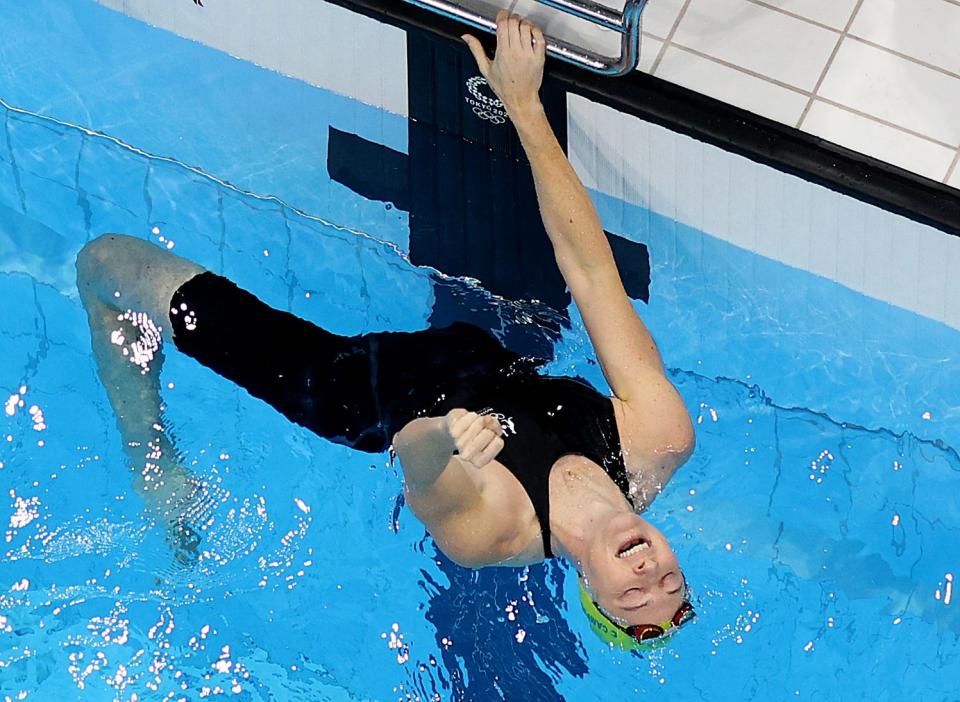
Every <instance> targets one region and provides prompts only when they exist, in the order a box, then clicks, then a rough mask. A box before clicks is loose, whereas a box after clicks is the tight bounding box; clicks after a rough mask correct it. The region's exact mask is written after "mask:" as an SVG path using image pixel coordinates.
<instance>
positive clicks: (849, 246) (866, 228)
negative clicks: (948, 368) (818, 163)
mask: <svg viewBox="0 0 960 702" xmlns="http://www.w3.org/2000/svg"><path fill="white" fill-rule="evenodd" d="M567 104H568V134H569V155H570V160H571V162H572V163H573V166H574V168H575V169H576V171H577V173H578V174H579V175H580V177H581V178H582V179H583V181H584V184H585V185H586V186H587V187H588V188H590V189H594V190H597V191H599V192H602V193H604V194H606V195H610V196H612V197H615V198H619V199H622V200H624V201H626V202H629V203H631V204H635V205H639V206H642V207H647V208H649V209H651V210H652V211H654V212H656V213H658V214H661V215H664V216H667V217H670V218H671V219H674V220H676V221H678V222H681V223H683V224H686V225H688V226H691V227H694V228H696V229H699V230H701V231H703V232H706V233H707V234H710V235H711V236H714V237H717V238H719V239H722V240H724V241H727V242H729V243H731V244H734V245H736V246H739V247H741V248H744V249H747V250H749V251H752V252H754V253H757V254H760V255H762V256H765V257H767V258H770V259H773V260H776V261H780V262H781V263H785V264H787V265H789V266H793V267H795V268H800V269H802V270H806V271H809V272H811V273H815V274H817V275H821V276H823V277H825V278H829V279H830V280H834V281H836V282H838V283H840V284H842V285H844V286H846V287H848V288H850V289H852V290H856V291H857V292H861V293H863V294H865V295H869V296H871V297H873V298H875V299H877V300H881V301H883V302H887V303H890V304H893V305H896V306H898V307H902V308H904V309H907V310H910V311H912V312H915V313H917V314H921V315H924V316H926V317H929V318H931V319H934V320H937V321H939V322H944V323H946V324H949V325H951V326H952V327H954V328H957V329H960V276H957V275H950V271H956V270H960V238H958V237H955V236H951V235H949V234H945V233H944V232H941V231H939V230H936V229H933V228H932V227H928V226H926V225H922V224H919V223H917V222H914V221H912V220H910V219H907V218H905V217H901V216H899V215H896V214H893V213H890V212H887V211H885V210H882V209H880V208H878V207H874V206H873V205H869V204H866V203H863V202H860V201H858V200H855V199H853V198H850V197H848V196H846V195H842V194H840V193H837V192H835V191H832V190H829V189H828V188H825V187H822V186H819V185H815V184H813V183H810V182H809V181H806V180H803V179H802V178H798V177H796V176H792V175H788V174H786V173H782V172H780V171H778V170H776V169H773V168H770V167H768V166H765V165H763V164H759V163H756V162H754V161H751V160H749V159H747V158H743V157H741V156H737V155H735V154H731V153H729V152H727V151H724V150H722V149H719V148H717V147H713V146H710V145H708V144H704V143H702V142H699V141H696V140H694V139H691V138H689V137H686V136H683V135H681V134H677V133H675V132H671V131H670V130H668V129H664V128H662V127H659V126H657V125H654V124H651V123H649V122H644V121H643V120H640V119H637V118H635V117H632V116H629V115H624V114H622V113H620V112H618V111H616V110H614V109H612V108H609V107H606V106H603V105H599V104H596V103H593V102H591V101H589V100H586V99H584V98H581V97H579V96H576V95H570V96H568V101H567Z"/></svg>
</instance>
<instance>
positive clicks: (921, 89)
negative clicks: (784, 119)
mask: <svg viewBox="0 0 960 702" xmlns="http://www.w3.org/2000/svg"><path fill="white" fill-rule="evenodd" d="M819 94H820V95H821V96H822V97H825V98H827V99H829V100H833V101H834V102H838V103H840V104H842V105H845V106H847V107H852V108H854V109H856V110H859V111H861V112H864V113H866V114H868V115H873V116H875V117H877V118H879V119H881V120H885V121H886V122H889V123H890V124H894V125H897V126H900V127H903V128H906V129H911V130H913V131H915V132H919V133H920V134H925V135H928V136H929V137H931V138H933V139H936V140H939V141H941V142H944V143H946V144H949V145H951V146H954V147H956V146H957V145H960V119H957V115H960V78H954V77H951V76H948V75H946V74H944V73H940V72H939V71H935V70H933V69H930V68H927V67H926V66H922V65H920V64H918V63H913V62H911V61H906V60H904V59H902V58H900V57H899V56H896V55H894V54H891V53H889V52H887V51H884V50H883V49H878V48H876V47H874V46H870V45H868V44H864V43H862V42H860V41H857V40H856V39H845V40H844V42H843V45H842V46H841V47H840V51H839V52H837V56H836V58H835V59H834V60H833V65H832V66H831V68H830V71H829V72H828V73H827V77H826V79H825V80H824V81H823V85H821V86H820V92H819ZM944 175H946V173H944Z"/></svg>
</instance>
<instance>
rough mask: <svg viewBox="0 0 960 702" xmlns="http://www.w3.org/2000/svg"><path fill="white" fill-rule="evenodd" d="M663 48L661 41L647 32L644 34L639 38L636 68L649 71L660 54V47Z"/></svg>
mask: <svg viewBox="0 0 960 702" xmlns="http://www.w3.org/2000/svg"><path fill="white" fill-rule="evenodd" d="M662 48H663V42H662V41H660V40H659V39H657V38H656V37H653V36H651V35H649V34H644V35H643V37H642V38H641V40H640V64H639V65H638V66H637V68H638V69H639V70H641V71H644V72H645V73H649V72H650V69H651V68H652V66H653V62H654V61H656V60H657V57H658V56H659V55H660V49H662Z"/></svg>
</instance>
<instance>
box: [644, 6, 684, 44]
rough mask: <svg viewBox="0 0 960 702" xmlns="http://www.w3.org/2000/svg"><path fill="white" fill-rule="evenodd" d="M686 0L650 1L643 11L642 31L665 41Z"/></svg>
mask: <svg viewBox="0 0 960 702" xmlns="http://www.w3.org/2000/svg"><path fill="white" fill-rule="evenodd" d="M686 4H687V0H650V2H648V3H647V7H646V8H645V9H644V11H643V31H645V32H648V33H650V34H653V35H655V36H658V37H660V38H661V39H665V38H666V37H667V36H669V34H670V32H671V31H672V30H673V26H674V24H675V23H676V21H677V17H678V16H679V15H680V11H681V10H682V9H683V7H684V5H686Z"/></svg>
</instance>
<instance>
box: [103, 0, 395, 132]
mask: <svg viewBox="0 0 960 702" xmlns="http://www.w3.org/2000/svg"><path fill="white" fill-rule="evenodd" d="M98 1H99V2H100V3H101V4H103V5H106V6H107V7H111V8H113V9H115V10H118V11H121V12H124V13H126V14H128V15H130V16H131V17H134V18H136V19H140V20H142V21H144V22H147V23H149V24H152V25H154V26H157V27H161V28H163V29H167V30H169V31H171V32H174V33H176V34H179V35H180V36H183V37H187V38H188V39H194V40H196V41H198V42H201V43H203V44H206V45H207V46H210V47H213V48H216V49H220V50H221V51H224V52H226V53H228V54H231V55H233V56H236V57H237V58H241V59H244V60H247V61H251V62H253V63H256V64H258V65H260V66H263V67H265V68H269V69H272V70H275V71H278V72H280V73H283V74H285V75H289V76H292V77H294V78H299V79H300V80H303V81H305V82H307V83H310V84H312V85H317V86H320V87H323V88H325V89H327V90H331V91H333V92H335V93H339V94H341V95H346V96H348V97H351V98H354V99H356V100H359V101H360V102H363V103H366V104H368V105H374V106H376V107H380V108H383V109H384V110H387V111H388V112H392V113H394V114H399V115H403V116H406V115H407V49H406V45H407V44H406V32H404V31H403V30H401V29H397V28H396V27H391V26H390V25H387V24H383V23H381V22H377V21H376V20H372V19H370V18H368V17H364V16H363V15H359V14H357V13H354V12H350V11H349V10H345V9H343V8H341V7H337V6H336V5H330V4H328V3H325V2H321V1H320V0H283V2H269V3H268V2H262V1H258V0H230V2H223V3H221V2H208V3H207V4H206V5H204V6H203V7H199V6H197V5H195V4H194V3H193V2H190V0H98Z"/></svg>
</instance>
